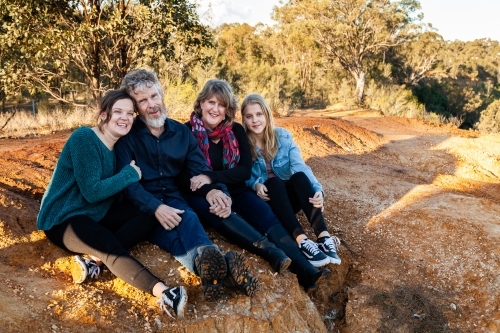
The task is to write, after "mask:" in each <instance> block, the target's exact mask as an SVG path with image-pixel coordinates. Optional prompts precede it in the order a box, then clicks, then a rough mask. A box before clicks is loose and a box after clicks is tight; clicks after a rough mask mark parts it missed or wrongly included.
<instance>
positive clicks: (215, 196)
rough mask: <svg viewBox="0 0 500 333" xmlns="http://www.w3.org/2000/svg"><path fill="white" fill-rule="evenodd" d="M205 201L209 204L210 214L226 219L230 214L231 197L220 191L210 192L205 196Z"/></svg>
mask: <svg viewBox="0 0 500 333" xmlns="http://www.w3.org/2000/svg"><path fill="white" fill-rule="evenodd" d="M207 201H208V203H209V204H210V213H212V214H215V215H217V216H219V217H222V218H226V217H228V216H229V215H230V214H231V204H232V200H231V197H229V196H227V195H226V194H225V193H224V192H222V191H221V190H211V191H210V192H208V194H207Z"/></svg>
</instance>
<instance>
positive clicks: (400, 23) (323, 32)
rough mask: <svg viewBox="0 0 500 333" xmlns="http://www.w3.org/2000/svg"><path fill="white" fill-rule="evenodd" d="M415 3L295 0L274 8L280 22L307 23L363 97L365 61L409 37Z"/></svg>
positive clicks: (327, 55) (326, 53)
mask: <svg viewBox="0 0 500 333" xmlns="http://www.w3.org/2000/svg"><path fill="white" fill-rule="evenodd" d="M419 9H420V4H419V2H418V1H416V0H405V1H386V0H319V1H318V0H296V1H290V2H288V3H286V4H285V5H284V6H283V7H280V8H276V9H275V11H276V12H275V17H276V18H277V19H278V20H279V22H280V23H281V24H282V25H287V24H292V25H296V24H297V23H295V22H299V23H302V24H303V25H304V26H306V27H307V29H308V30H309V31H310V32H311V35H312V36H313V37H314V40H315V41H316V42H317V43H318V44H319V45H320V47H321V50H322V53H323V56H324V57H325V58H326V59H328V60H330V61H331V62H334V61H336V62H338V63H339V64H340V65H341V66H342V68H343V69H344V70H345V71H347V72H348V73H349V74H350V75H351V76H352V78H353V79H354V82H355V83H356V90H355V98H356V100H357V102H358V103H362V102H363V98H364V86H365V80H366V75H367V63H368V62H369V61H371V60H372V59H373V58H375V57H378V56H379V55H381V54H382V53H383V52H385V51H386V50H388V49H389V48H391V47H394V46H397V45H400V44H402V43H404V42H407V41H409V40H411V39H412V36H413V34H414V32H415V30H416V28H417V27H416V26H415V25H414V22H416V21H418V20H420V19H421V17H420V16H418V15H414V13H415V12H416V11H418V10H419Z"/></svg>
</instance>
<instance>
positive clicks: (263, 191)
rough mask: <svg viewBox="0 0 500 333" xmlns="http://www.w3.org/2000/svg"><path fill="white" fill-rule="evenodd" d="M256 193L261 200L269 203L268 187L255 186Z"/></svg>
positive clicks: (262, 185)
mask: <svg viewBox="0 0 500 333" xmlns="http://www.w3.org/2000/svg"><path fill="white" fill-rule="evenodd" d="M255 192H257V195H258V196H259V198H261V199H262V200H264V201H269V200H271V199H269V196H268V195H267V187H266V185H264V184H260V183H258V184H255Z"/></svg>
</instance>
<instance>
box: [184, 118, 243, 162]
mask: <svg viewBox="0 0 500 333" xmlns="http://www.w3.org/2000/svg"><path fill="white" fill-rule="evenodd" d="M189 122H190V123H191V127H192V129H191V131H192V132H193V134H194V136H195V137H196V139H197V140H198V145H199V146H200V148H201V151H202V152H203V155H205V158H206V159H207V162H208V166H209V167H210V169H212V162H211V161H210V156H209V153H208V148H209V147H210V144H209V142H208V140H209V139H210V140H218V139H222V147H223V150H222V165H223V166H224V169H231V168H234V167H235V166H237V165H238V162H239V161H240V150H239V148H238V146H239V145H238V140H236V137H235V136H234V132H233V126H232V125H225V124H224V122H221V123H220V124H219V125H217V127H216V128H215V129H214V130H213V131H210V130H207V129H206V128H205V126H204V125H203V121H202V120H201V119H200V118H199V117H198V116H197V115H196V114H195V113H194V112H193V113H191V118H190V119H189Z"/></svg>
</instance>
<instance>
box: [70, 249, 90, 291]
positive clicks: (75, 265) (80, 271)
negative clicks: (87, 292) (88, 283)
mask: <svg viewBox="0 0 500 333" xmlns="http://www.w3.org/2000/svg"><path fill="white" fill-rule="evenodd" d="M87 275H88V271H87V266H86V265H85V262H84V261H83V259H82V258H81V257H80V256H74V257H73V260H72V261H71V276H72V277H73V283H77V284H80V283H83V281H85V279H86V278H87Z"/></svg>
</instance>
